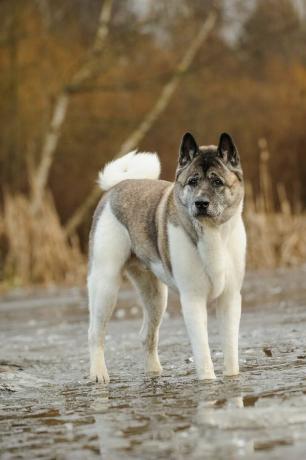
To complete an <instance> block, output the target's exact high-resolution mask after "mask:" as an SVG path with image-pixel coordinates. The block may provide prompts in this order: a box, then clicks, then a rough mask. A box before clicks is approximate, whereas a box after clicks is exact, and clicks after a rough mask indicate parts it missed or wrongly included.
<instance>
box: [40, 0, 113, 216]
mask: <svg viewBox="0 0 306 460" xmlns="http://www.w3.org/2000/svg"><path fill="white" fill-rule="evenodd" d="M112 6H113V0H104V1H103V3H102V7H101V12H100V16H99V23H98V28H97V32H96V35H95V39H94V43H93V46H92V48H91V50H90V52H89V53H88V57H87V59H86V60H85V62H84V63H83V64H82V66H81V67H80V68H79V69H78V70H77V71H76V73H75V74H74V75H73V76H72V78H71V81H70V82H69V83H68V84H67V85H65V86H64V87H63V89H62V90H61V92H60V93H59V94H58V96H57V99H56V101H55V104H54V108H53V113H52V116H51V120H50V124H49V126H48V129H47V132H46V135H45V138H44V140H43V145H42V150H41V155H40V163H39V165H38V167H37V169H36V170H35V171H34V173H33V174H32V177H31V187H32V198H31V206H32V211H33V212H34V213H36V212H37V211H38V210H39V208H40V206H41V203H42V200H43V197H44V192H45V189H46V185H47V182H48V176H49V172H50V168H51V165H52V162H53V159H54V154H55V151H56V148H57V145H58V142H59V139H60V136H61V133H62V128H63V124H64V122H65V119H66V116H67V109H68V106H69V102H70V100H71V96H72V94H73V93H75V92H78V91H81V90H82V85H83V84H84V83H86V82H87V81H88V80H89V79H91V78H93V77H94V76H95V75H96V73H97V71H98V69H99V64H100V60H101V54H102V52H103V48H104V43H105V39H106V37H107V35H108V31H109V22H110V19H111V13H112Z"/></svg>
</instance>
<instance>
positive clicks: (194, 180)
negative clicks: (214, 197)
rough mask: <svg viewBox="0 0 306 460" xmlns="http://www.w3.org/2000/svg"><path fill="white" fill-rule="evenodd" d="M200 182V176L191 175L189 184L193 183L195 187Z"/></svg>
mask: <svg viewBox="0 0 306 460" xmlns="http://www.w3.org/2000/svg"><path fill="white" fill-rule="evenodd" d="M198 182H199V178H198V177H191V178H190V179H188V182H187V184H188V185H191V186H192V187H194V186H195V185H197V183H198Z"/></svg>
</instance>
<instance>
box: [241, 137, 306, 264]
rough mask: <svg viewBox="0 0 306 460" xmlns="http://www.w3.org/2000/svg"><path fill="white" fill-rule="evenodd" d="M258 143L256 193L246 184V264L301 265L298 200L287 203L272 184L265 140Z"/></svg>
mask: <svg viewBox="0 0 306 460" xmlns="http://www.w3.org/2000/svg"><path fill="white" fill-rule="evenodd" d="M258 146H259V152H260V155H259V193H257V194H255V193H254V190H253V187H252V186H251V184H250V183H247V184H246V202H245V223H246V227H247V235H248V260H247V262H248V267H249V268H251V269H260V268H277V267H284V266H294V265H302V264H304V263H305V261H306V214H305V212H302V211H301V209H302V204H301V203H297V204H296V205H295V206H293V205H292V203H290V200H289V198H288V195H287V192H286V189H285V187H284V185H283V184H282V183H278V184H275V185H274V184H273V183H272V179H271V174H270V170H269V159H270V153H269V150H268V144H267V141H266V140H265V139H260V140H259V143H258ZM297 210H299V211H298V212H297Z"/></svg>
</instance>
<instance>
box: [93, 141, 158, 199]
mask: <svg viewBox="0 0 306 460" xmlns="http://www.w3.org/2000/svg"><path fill="white" fill-rule="evenodd" d="M159 175H160V161H159V158H158V156H157V154H156V153H149V152H139V153H137V150H133V151H132V152H130V153H127V154H126V155H124V156H123V157H121V158H118V159H117V160H114V161H111V162H110V163H107V164H106V166H105V167H104V169H103V170H102V171H101V172H100V173H99V179H98V184H99V186H100V187H101V189H102V190H105V191H107V190H109V189H110V188H111V187H113V186H114V185H116V184H119V182H122V181H123V180H125V179H158V178H159Z"/></svg>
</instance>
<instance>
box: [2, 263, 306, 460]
mask: <svg viewBox="0 0 306 460" xmlns="http://www.w3.org/2000/svg"><path fill="white" fill-rule="evenodd" d="M302 275H303V276H302ZM299 276H301V279H300V280H299ZM302 279H305V272H304V273H302V272H301V274H299V273H298V272H289V274H286V273H285V274H282V273H280V274H279V275H278V276H273V278H271V279H269V278H268V277H267V275H266V274H265V275H264V276H262V282H260V276H254V277H252V276H250V277H249V278H248V279H247V282H246V288H245V303H246V304H247V307H246V308H245V310H244V313H243V319H242V325H241V347H240V348H241V351H240V365H241V374H240V376H239V377H237V378H223V376H222V355H221V353H220V345H219V338H218V335H217V325H216V322H215V319H214V317H213V315H211V318H210V324H209V328H210V343H211V349H212V353H213V360H214V363H215V366H216V374H217V377H218V378H217V380H216V381H215V382H213V383H199V382H198V381H197V380H196V379H195V371H194V365H193V361H192V359H191V350H190V346H189V343H188V340H187V336H186V333H185V329H184V325H183V323H182V320H181V318H180V316H178V315H177V314H174V313H173V312H174V311H175V303H176V300H175V299H173V300H172V303H171V306H170V312H171V314H170V317H169V316H168V317H167V318H166V319H165V321H164V323H163V325H162V330H161V340H160V358H161V362H162V364H163V367H164V373H163V375H162V377H160V378H155V379H149V378H146V377H145V376H144V374H143V367H142V354H141V347H140V344H139V338H138V330H139V327H140V320H139V319H133V320H131V319H129V320H120V321H114V322H112V324H111V326H110V330H109V335H108V337H107V350H108V352H107V361H108V365H109V371H110V375H111V378H112V382H111V384H110V385H109V386H108V387H103V386H101V385H96V384H92V383H90V382H89V381H88V379H87V371H88V356H87V345H86V338H87V337H86V336H87V314H86V308H85V304H84V302H83V300H82V301H81V300H80V301H78V300H75V306H74V305H73V302H72V303H71V304H70V303H69V302H64V301H61V300H60V298H59V299H58V303H56V302H54V301H53V303H52V305H51V304H50V305H51V306H49V307H48V305H44V302H43V301H42V303H41V306H40V305H39V302H37V299H36V302H35V307H34V306H31V302H30V301H29V300H27V303H26V305H24V304H23V303H22V302H20V301H19V303H16V302H15V303H14V302H10V301H7V300H6V301H5V302H3V303H2V304H0V315H1V324H0V330H1V331H0V333H1V336H0V337H1V338H0V340H1V344H0V345H1V346H0V398H1V401H0V402H1V409H0V452H1V454H0V457H1V459H25V458H27V459H36V458H41V459H74V460H75V459H94V458H103V459H107V460H108V459H112V460H117V459H118V460H119V459H120V460H121V459H139V460H140V459H142V460H146V459H148V460H152V459H173V460H174V459H175V460H177V459H184V460H185V459H186V458H188V459H237V458H246V459H252V458H255V459H256V458H258V459H261V458H262V459H286V460H287V459H290V460H294V459H301V460H302V459H303V460H304V459H305V458H306V334H305V331H306V306H305V305H306V287H305V288H303V285H302V283H301V280H302ZM266 286H268V287H266ZM126 298H129V299H131V296H130V295H129V296H128V295H126V293H123V297H122V299H123V301H121V304H122V302H123V303H124V301H125V300H124V299H126ZM256 299H257V303H256ZM133 302H135V301H134V299H133ZM121 307H122V305H121Z"/></svg>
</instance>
